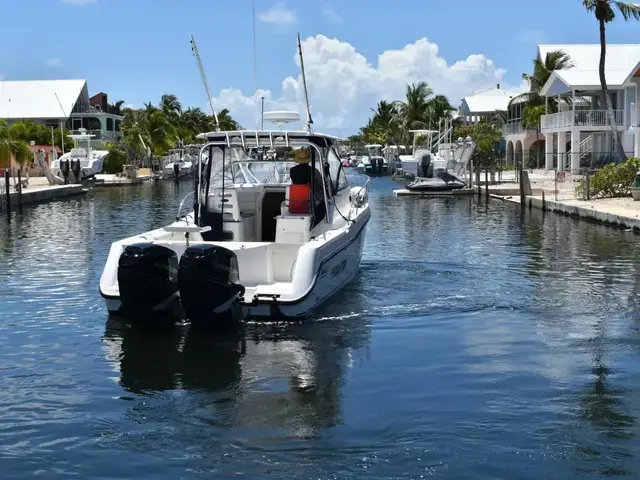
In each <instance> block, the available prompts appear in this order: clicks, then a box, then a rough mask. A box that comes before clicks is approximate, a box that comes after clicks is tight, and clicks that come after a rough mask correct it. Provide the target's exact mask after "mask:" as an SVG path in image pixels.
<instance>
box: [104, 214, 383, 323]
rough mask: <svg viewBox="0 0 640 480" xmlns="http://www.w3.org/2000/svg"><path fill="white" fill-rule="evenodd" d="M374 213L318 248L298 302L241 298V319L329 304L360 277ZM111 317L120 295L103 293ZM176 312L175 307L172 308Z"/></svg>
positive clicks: (295, 313)
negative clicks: (306, 283)
mask: <svg viewBox="0 0 640 480" xmlns="http://www.w3.org/2000/svg"><path fill="white" fill-rule="evenodd" d="M370 218H371V212H370V210H369V209H368V208H367V209H366V211H365V212H363V213H362V214H361V215H359V216H358V217H357V221H356V222H354V223H353V224H352V225H351V226H350V227H349V229H348V231H346V232H344V233H343V234H342V235H340V236H339V237H338V238H336V239H335V240H334V241H332V242H328V243H326V244H325V245H323V246H322V247H321V248H319V249H318V252H317V254H316V256H315V260H316V261H315V262H314V263H315V264H316V266H315V269H314V270H315V271H314V275H313V280H312V282H311V285H310V288H309V289H308V290H307V291H306V292H305V293H304V294H302V295H300V296H299V297H298V298H296V299H292V300H289V299H287V300H283V299H280V298H278V296H267V295H260V296H254V297H253V298H247V297H248V296H246V297H245V298H242V299H239V300H238V301H236V302H235V303H234V304H233V307H235V310H236V312H237V313H238V314H240V316H241V318H255V319H260V318H263V319H274V318H282V319H301V318H305V317H307V316H309V315H310V314H311V313H312V312H313V311H314V310H316V309H317V308H318V307H320V306H321V305H322V304H323V303H325V302H327V301H328V300H329V299H330V298H331V297H332V296H333V295H334V294H336V293H337V292H338V291H339V290H340V289H341V288H342V287H344V286H345V285H346V284H348V283H349V282H350V281H351V280H353V278H354V277H355V276H356V275H357V273H358V271H359V267H360V260H361V258H362V252H363V247H364V240H365V235H366V229H367V224H368V222H369V220H370ZM100 293H101V295H102V296H103V298H104V299H105V306H106V307H107V310H108V312H109V314H110V315H122V311H121V302H120V298H119V297H118V296H113V295H107V294H105V293H103V292H102V290H101V291H100ZM171 310H172V311H175V305H171Z"/></svg>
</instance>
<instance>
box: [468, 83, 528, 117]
mask: <svg viewBox="0 0 640 480" xmlns="http://www.w3.org/2000/svg"><path fill="white" fill-rule="evenodd" d="M525 91H526V90H525V89H521V88H511V89H503V88H500V86H499V85H498V86H497V87H494V88H491V89H489V90H485V91H483V92H479V93H476V94H475V95H470V96H468V97H464V98H463V99H462V105H461V106H460V112H461V113H462V114H464V115H471V114H474V113H484V112H495V111H496V110H501V111H506V110H507V107H508V105H509V101H510V100H511V99H512V98H513V97H516V96H518V95H520V94H521V93H524V92H525Z"/></svg>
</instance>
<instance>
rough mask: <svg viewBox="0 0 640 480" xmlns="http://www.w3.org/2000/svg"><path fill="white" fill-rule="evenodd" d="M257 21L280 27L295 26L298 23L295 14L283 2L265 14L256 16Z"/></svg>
mask: <svg viewBox="0 0 640 480" xmlns="http://www.w3.org/2000/svg"><path fill="white" fill-rule="evenodd" d="M258 19H259V20H260V21H261V22H264V23H271V24H274V25H280V26H289V25H295V24H296V23H297V22H298V17H297V16H296V12H294V11H293V10H289V9H288V8H287V5H286V3H285V2H278V3H276V4H275V5H274V6H273V7H271V8H270V9H269V10H267V11H266V12H262V13H260V14H258Z"/></svg>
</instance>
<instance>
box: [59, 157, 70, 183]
mask: <svg viewBox="0 0 640 480" xmlns="http://www.w3.org/2000/svg"><path fill="white" fill-rule="evenodd" d="M60 171H61V172H62V178H64V183H69V180H68V178H69V160H60Z"/></svg>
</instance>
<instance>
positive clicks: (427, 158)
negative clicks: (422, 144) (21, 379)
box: [420, 153, 432, 177]
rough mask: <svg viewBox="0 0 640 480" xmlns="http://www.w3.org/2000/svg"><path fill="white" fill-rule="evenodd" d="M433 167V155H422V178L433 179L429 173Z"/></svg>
mask: <svg viewBox="0 0 640 480" xmlns="http://www.w3.org/2000/svg"><path fill="white" fill-rule="evenodd" d="M430 167H431V155H430V154H429V153H425V154H423V155H422V158H421V159H420V168H421V169H422V175H421V176H422V177H431V176H432V174H431V172H429V168H430Z"/></svg>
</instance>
